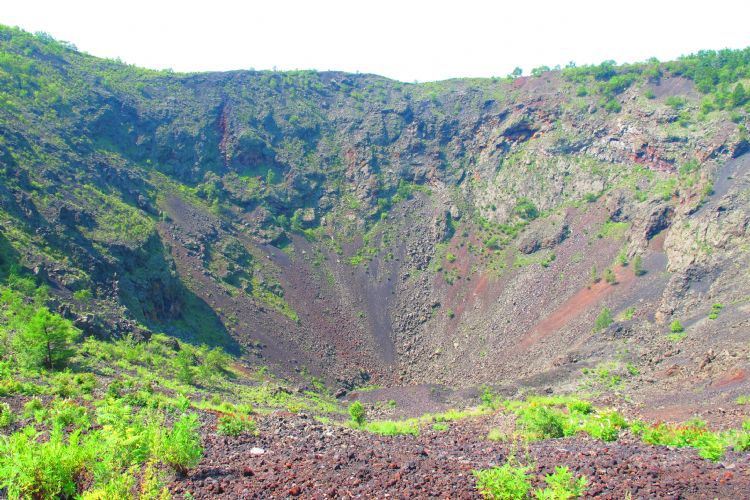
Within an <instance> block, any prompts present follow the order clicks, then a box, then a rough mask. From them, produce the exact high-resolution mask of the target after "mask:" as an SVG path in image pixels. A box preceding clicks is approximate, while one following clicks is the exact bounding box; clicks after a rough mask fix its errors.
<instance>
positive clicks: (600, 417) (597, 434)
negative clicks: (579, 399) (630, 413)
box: [580, 411, 628, 441]
mask: <svg viewBox="0 0 750 500" xmlns="http://www.w3.org/2000/svg"><path fill="white" fill-rule="evenodd" d="M627 426H628V424H627V422H626V421H625V419H624V418H623V416H622V415H620V414H619V413H617V412H614V411H611V412H604V413H597V414H593V415H590V416H588V417H587V418H586V419H585V420H584V421H583V422H582V425H581V427H580V430H581V431H583V432H585V433H586V434H588V435H589V436H591V437H593V438H596V439H601V440H602V441H616V440H617V438H618V436H619V434H620V430H621V429H624V428H626V427H627Z"/></svg>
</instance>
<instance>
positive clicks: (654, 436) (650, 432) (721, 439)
mask: <svg viewBox="0 0 750 500" xmlns="http://www.w3.org/2000/svg"><path fill="white" fill-rule="evenodd" d="M641 439H642V440H643V441H644V442H645V443H648V444H655V445H663V446H674V447H677V448H683V447H692V448H697V449H698V454H699V455H700V456H701V457H703V458H706V459H709V460H712V461H716V460H719V459H720V458H721V457H723V456H724V450H725V449H726V447H727V445H728V441H727V437H726V436H725V435H722V434H720V433H715V432H711V431H709V430H708V429H707V428H706V424H705V422H702V421H700V420H693V421H691V422H688V423H687V424H685V425H668V424H659V425H656V426H643V428H642V431H641Z"/></svg>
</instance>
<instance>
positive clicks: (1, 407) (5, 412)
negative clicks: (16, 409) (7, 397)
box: [0, 403, 16, 429]
mask: <svg viewBox="0 0 750 500" xmlns="http://www.w3.org/2000/svg"><path fill="white" fill-rule="evenodd" d="M15 421H16V415H15V414H14V413H13V410H12V409H11V407H10V405H9V404H8V403H0V429H5V428H6V427H9V426H10V425H11V424H12V423H13V422H15Z"/></svg>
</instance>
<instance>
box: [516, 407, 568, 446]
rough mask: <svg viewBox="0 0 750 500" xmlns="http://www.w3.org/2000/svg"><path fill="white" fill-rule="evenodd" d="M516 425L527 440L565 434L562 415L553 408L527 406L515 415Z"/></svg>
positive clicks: (558, 436) (557, 436) (556, 436)
mask: <svg viewBox="0 0 750 500" xmlns="http://www.w3.org/2000/svg"><path fill="white" fill-rule="evenodd" d="M516 425H517V426H518V427H519V428H520V429H521V431H522V433H523V436H524V438H526V439H528V440H532V441H533V440H539V439H550V438H560V437H563V436H564V435H565V432H564V416H563V415H562V414H561V412H559V411H557V410H555V409H554V408H547V407H545V406H535V405H534V406H528V407H526V408H524V409H522V410H521V411H520V412H519V413H518V416H517V419H516Z"/></svg>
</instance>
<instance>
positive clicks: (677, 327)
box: [669, 319, 685, 333]
mask: <svg viewBox="0 0 750 500" xmlns="http://www.w3.org/2000/svg"><path fill="white" fill-rule="evenodd" d="M669 331H670V332H672V333H682V332H684V331H685V328H684V327H683V326H682V323H680V320H677V319H676V320H674V321H672V323H670V324H669Z"/></svg>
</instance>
